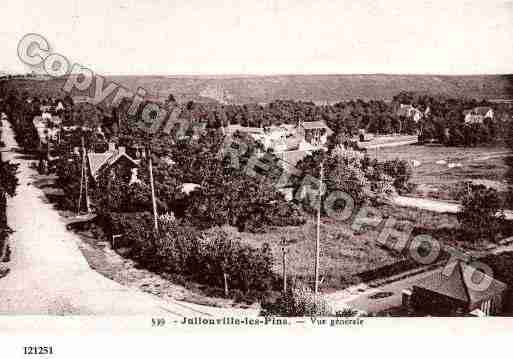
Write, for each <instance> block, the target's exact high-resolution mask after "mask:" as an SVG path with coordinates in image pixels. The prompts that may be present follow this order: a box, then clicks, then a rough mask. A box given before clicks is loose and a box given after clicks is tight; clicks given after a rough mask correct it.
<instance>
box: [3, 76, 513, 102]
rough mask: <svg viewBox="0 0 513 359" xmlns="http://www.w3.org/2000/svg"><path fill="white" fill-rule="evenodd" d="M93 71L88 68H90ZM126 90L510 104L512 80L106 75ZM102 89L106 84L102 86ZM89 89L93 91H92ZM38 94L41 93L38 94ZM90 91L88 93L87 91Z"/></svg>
mask: <svg viewBox="0 0 513 359" xmlns="http://www.w3.org/2000/svg"><path fill="white" fill-rule="evenodd" d="M93 70H94V69H93ZM106 77H107V79H108V80H110V81H114V82H116V83H118V84H120V85H122V86H125V87H126V88H128V89H130V90H132V91H135V90H136V89H137V88H138V87H142V88H144V89H145V90H146V91H148V96H149V97H150V98H160V99H165V98H167V96H168V95H169V94H171V93H172V94H174V95H175V97H176V99H177V100H178V101H188V100H194V101H208V100H209V98H210V100H212V98H217V97H219V96H220V97H222V98H224V101H226V102H229V103H249V102H256V103H261V102H270V101H273V100H277V99H287V100H303V101H315V102H319V103H325V102H328V103H330V102H337V101H345V100H352V99H357V98H360V99H363V100H371V99H374V100H378V99H382V100H391V99H392V97H393V96H395V95H397V94H398V93H399V92H401V91H416V92H424V93H428V94H432V95H435V94H445V95H448V96H451V97H471V98H479V99H482V98H485V99H497V98H505V99H510V98H512V97H513V75H475V76H439V75H385V74H369V75H358V74H355V75H269V76H251V75H247V76H235V75H231V76H228V75H227V76H207V75H205V76H106ZM12 83H13V84H14V85H15V86H16V87H17V88H18V89H19V90H20V92H23V91H24V90H26V91H28V92H29V93H30V94H32V95H35V94H38V93H39V94H41V93H43V94H44V96H48V95H49V94H50V93H52V94H53V95H54V96H58V94H59V92H60V90H61V89H62V87H63V84H64V79H52V80H49V81H36V80H19V79H17V80H13V82H12ZM104 86H106V85H104ZM92 87H93V86H92ZM43 90H44V91H43ZM93 90H94V89H93Z"/></svg>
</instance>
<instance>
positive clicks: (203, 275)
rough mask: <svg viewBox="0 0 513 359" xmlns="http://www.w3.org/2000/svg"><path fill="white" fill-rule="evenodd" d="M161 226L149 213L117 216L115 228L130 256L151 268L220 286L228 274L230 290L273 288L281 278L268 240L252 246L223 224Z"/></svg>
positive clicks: (162, 222) (166, 221)
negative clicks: (200, 228)
mask: <svg viewBox="0 0 513 359" xmlns="http://www.w3.org/2000/svg"><path fill="white" fill-rule="evenodd" d="M159 226H160V227H159V234H158V235H155V233H154V230H153V222H152V218H151V215H150V214H149V213H147V212H145V213H133V214H112V228H113V231H114V232H115V233H119V234H122V235H123V237H122V239H121V241H120V242H119V243H121V244H122V245H123V246H128V247H129V248H130V252H129V255H130V257H132V258H133V259H134V260H136V261H138V262H139V263H141V264H143V265H145V266H146V267H148V268H150V269H153V270H157V271H161V272H166V273H172V274H179V275H183V276H186V277H189V278H191V279H192V280H194V281H196V282H198V283H202V284H207V285H209V286H215V287H219V288H223V287H224V276H225V274H226V275H227V281H228V288H229V289H238V290H242V291H244V292H247V291H252V290H254V291H259V292H265V291H267V290H270V289H272V286H273V283H274V282H275V280H276V276H275V274H274V273H273V272H272V265H273V258H272V253H271V249H270V247H269V246H268V245H267V244H263V246H262V247H261V248H253V247H251V246H249V245H247V244H243V243H241V242H240V241H239V240H238V239H237V238H236V237H235V236H234V234H233V233H231V232H228V231H226V230H225V229H223V228H219V227H216V228H211V229H209V230H207V231H203V232H200V231H198V230H196V229H195V228H193V227H191V226H190V225H188V224H187V223H183V222H179V221H175V220H169V219H163V218H161V219H160V220H159Z"/></svg>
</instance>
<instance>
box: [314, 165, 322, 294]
mask: <svg viewBox="0 0 513 359" xmlns="http://www.w3.org/2000/svg"><path fill="white" fill-rule="evenodd" d="M323 175H324V163H323V162H321V174H320V176H319V205H318V207H317V236H316V240H315V289H314V293H315V294H316V295H317V294H318V293H319V256H320V236H321V204H322V190H323V188H322V182H323Z"/></svg>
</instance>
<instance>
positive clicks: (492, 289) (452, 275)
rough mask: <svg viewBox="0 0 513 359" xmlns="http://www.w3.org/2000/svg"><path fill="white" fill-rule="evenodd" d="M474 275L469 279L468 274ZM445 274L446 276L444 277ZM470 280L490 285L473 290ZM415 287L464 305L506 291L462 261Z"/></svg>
mask: <svg viewBox="0 0 513 359" xmlns="http://www.w3.org/2000/svg"><path fill="white" fill-rule="evenodd" d="M472 273H474V275H473V276H472V277H475V278H470V276H469V275H468V274H472ZM446 274H447V275H446ZM471 280H474V281H475V283H476V284H478V283H480V282H481V281H482V280H485V281H486V282H483V283H487V282H489V283H490V285H489V286H488V287H487V288H486V289H483V290H475V288H474V289H473V287H475V286H473V285H472V284H473V283H472V282H471ZM416 287H420V288H424V289H427V290H429V291H431V292H435V293H438V294H442V295H444V296H446V297H450V298H453V299H457V300H460V301H462V302H465V303H479V302H480V301H481V300H483V299H486V298H490V297H493V296H494V295H496V294H498V293H501V292H503V291H505V290H506V288H507V286H506V284H504V283H502V282H500V281H498V280H496V279H494V278H492V277H489V276H488V275H486V274H484V273H482V272H479V271H477V270H476V269H475V268H474V267H472V266H471V265H469V264H467V263H464V262H462V261H456V262H454V263H452V264H449V265H448V266H446V267H445V269H444V268H442V269H440V270H438V271H436V272H435V273H433V274H431V275H429V276H427V277H425V278H423V279H421V280H420V282H419V283H418V284H417V285H416Z"/></svg>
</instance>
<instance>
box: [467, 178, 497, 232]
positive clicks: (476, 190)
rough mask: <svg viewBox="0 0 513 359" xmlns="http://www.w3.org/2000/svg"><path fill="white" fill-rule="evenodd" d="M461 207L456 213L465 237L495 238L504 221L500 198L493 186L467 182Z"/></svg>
mask: <svg viewBox="0 0 513 359" xmlns="http://www.w3.org/2000/svg"><path fill="white" fill-rule="evenodd" d="M467 188H468V191H467V193H465V194H464V195H463V198H462V208H461V210H460V211H459V212H458V214H457V218H458V221H459V222H460V227H461V230H462V233H463V234H464V235H465V236H466V238H467V239H469V240H471V241H477V240H480V239H488V240H492V241H493V240H495V239H496V236H497V234H498V233H499V231H500V227H501V224H502V222H503V221H504V211H503V209H502V200H501V198H500V197H499V194H498V192H497V191H496V190H495V189H493V188H488V187H485V186H483V185H474V184H471V183H467Z"/></svg>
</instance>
